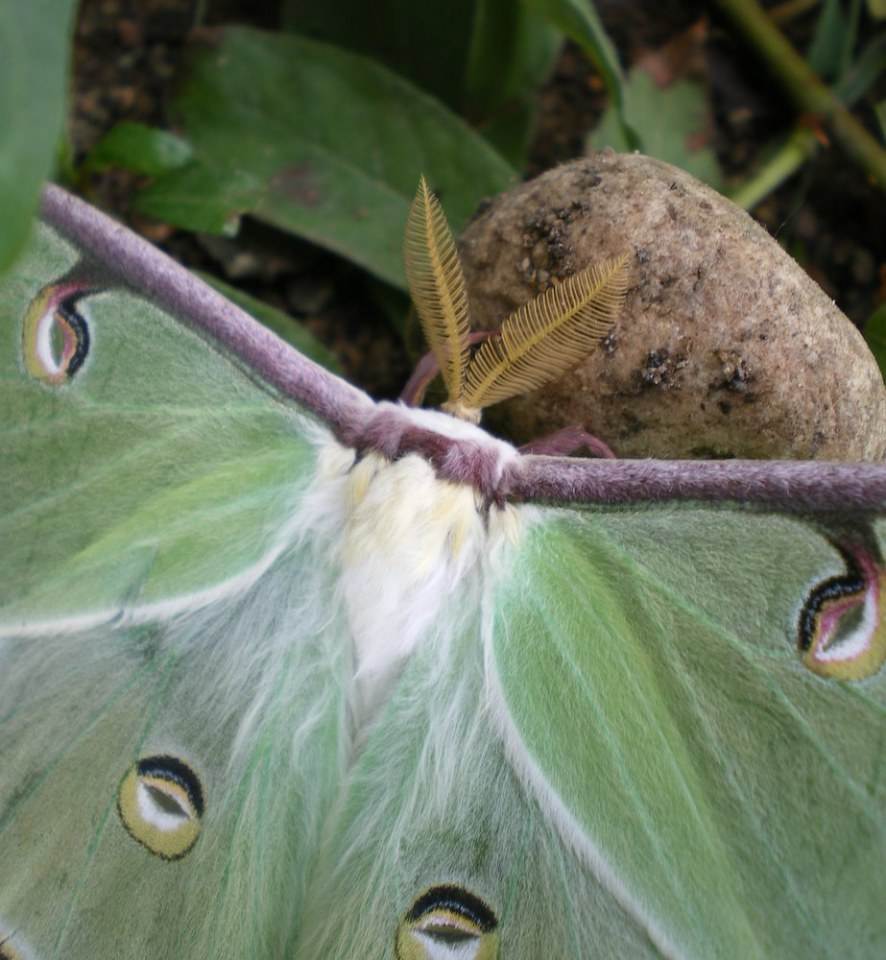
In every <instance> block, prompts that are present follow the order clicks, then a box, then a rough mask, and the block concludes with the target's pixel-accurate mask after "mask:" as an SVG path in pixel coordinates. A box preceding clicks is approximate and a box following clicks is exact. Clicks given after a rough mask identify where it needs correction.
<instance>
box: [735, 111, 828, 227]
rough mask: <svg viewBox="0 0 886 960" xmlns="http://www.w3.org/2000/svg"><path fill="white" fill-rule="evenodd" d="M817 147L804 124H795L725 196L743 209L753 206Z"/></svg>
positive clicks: (776, 186)
mask: <svg viewBox="0 0 886 960" xmlns="http://www.w3.org/2000/svg"><path fill="white" fill-rule="evenodd" d="M819 147H820V144H819V142H818V140H817V139H816V137H815V134H814V133H813V132H812V131H811V130H810V129H809V128H808V127H803V126H798V127H796V128H795V129H794V131H793V132H792V133H791V135H790V136H789V137H788V138H787V140H785V141H784V143H782V145H781V146H780V147H779V148H778V149H777V150H776V151H775V153H773V154H772V156H770V157H769V159H768V160H766V161H765V162H764V163H763V164H762V166H761V167H760V168H759V169H758V170H757V171H756V172H754V173H753V175H752V176H751V177H750V179H749V180H745V181H744V183H740V184H739V185H738V186H737V187H736V188H735V189H734V190H731V191H730V192H729V194H728V196H729V199H730V200H731V201H732V202H733V203H736V204H738V206H740V207H741V208H742V209H744V210H753V208H754V207H756V205H757V204H758V203H759V202H760V201H761V200H762V199H763V198H764V197H766V196H768V195H769V194H770V193H772V191H773V190H776V189H778V187H780V186H781V185H782V184H783V183H784V182H785V180H787V179H788V177H790V176H792V175H793V174H795V173H796V172H797V171H798V170H799V169H800V167H802V166H803V164H804V163H805V162H806V161H807V160H808V159H809V158H810V157H811V156H812V155H813V154H815V153H816V151H817V150H818V148H819Z"/></svg>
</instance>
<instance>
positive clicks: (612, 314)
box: [403, 177, 628, 422]
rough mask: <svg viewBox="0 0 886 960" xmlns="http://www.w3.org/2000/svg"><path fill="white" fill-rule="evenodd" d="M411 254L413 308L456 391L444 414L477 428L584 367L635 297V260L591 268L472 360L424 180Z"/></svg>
mask: <svg viewBox="0 0 886 960" xmlns="http://www.w3.org/2000/svg"><path fill="white" fill-rule="evenodd" d="M403 250H404V256H405V260H406V278H407V280H408V281H409V289H410V292H411V293H412V300H413V303H414V304H415V307H416V310H417V311H418V315H419V318H420V320H421V326H422V330H423V331H424V335H425V339H426V340H427V341H428V344H429V345H430V348H431V351H432V352H433V354H434V357H435V359H436V361H437V365H438V366H439V368H440V373H441V374H442V376H443V380H444V382H445V384H446V389H447V390H448V391H449V400H448V402H447V403H445V404H444V405H443V409H444V410H446V411H448V412H449V413H452V414H454V415H455V416H457V417H460V418H462V419H463V420H473V421H474V422H478V421H479V419H480V410H481V409H482V408H483V407H488V406H490V405H491V404H493V403H499V402H500V401H501V400H507V399H508V398H509V397H513V396H516V394H518V393H528V392H529V391H530V390H536V389H538V387H541V386H544V384H546V383H549V382H550V381H551V380H555V379H556V378H557V377H560V376H562V375H563V374H564V373H566V371H567V370H570V369H571V368H572V367H574V366H577V365H578V364H579V363H580V362H581V361H582V360H583V359H584V358H585V357H586V356H587V355H588V354H589V353H590V352H591V350H592V349H593V348H594V347H595V346H596V345H597V344H598V343H599V342H600V341H601V340H602V339H603V338H604V337H605V336H606V335H607V334H608V333H609V331H610V330H611V329H612V326H613V324H614V323H615V320H616V318H617V317H618V314H619V311H620V310H621V308H622V304H623V303H624V298H625V293H626V290H627V283H628V276H627V262H628V255H627V254H623V255H622V256H620V257H616V258H615V259H613V260H607V261H605V262H604V263H602V264H597V265H592V266H590V267H587V268H586V269H585V270H582V271H580V272H579V273H576V274H574V275H573V276H571V277H568V278H567V279H566V280H564V281H562V282H561V283H558V284H556V285H555V286H553V287H551V288H550V289H548V290H546V291H545V292H544V293H543V294H541V295H539V296H537V297H536V298H535V299H534V300H530V301H529V302H528V303H525V304H524V305H523V306H522V307H520V308H519V309H518V310H515V311H514V312H513V313H512V314H511V315H510V316H509V317H507V319H506V320H505V321H504V323H503V324H502V326H501V332H500V333H499V334H494V335H492V336H490V337H489V339H488V340H486V341H485V342H484V343H483V345H482V346H481V347H480V349H479V350H478V351H477V352H476V353H475V354H474V356H473V358H470V345H469V344H470V341H469V336H470V325H469V322H468V296H467V291H466V289H465V280H464V275H463V273H462V268H461V262H460V261H459V259H458V251H457V250H456V247H455V240H454V239H453V237H452V232H451V231H450V229H449V224H448V223H447V222H446V215H445V214H444V213H443V208H442V207H441V206H440V202H439V201H438V200H437V198H436V197H435V196H434V195H433V194H432V193H431V191H430V189H429V187H428V183H427V181H426V180H425V178H424V177H421V179H420V180H419V184H418V190H417V191H416V194H415V199H414V200H413V201H412V206H411V208H410V210H409V218H408V219H407V221H406V238H405V242H404V245H403Z"/></svg>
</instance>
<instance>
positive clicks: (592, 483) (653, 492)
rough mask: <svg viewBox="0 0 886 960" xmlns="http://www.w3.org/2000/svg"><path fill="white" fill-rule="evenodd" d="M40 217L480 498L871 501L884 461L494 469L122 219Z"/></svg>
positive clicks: (329, 410) (375, 443) (360, 432)
mask: <svg viewBox="0 0 886 960" xmlns="http://www.w3.org/2000/svg"><path fill="white" fill-rule="evenodd" d="M42 214H43V218H44V219H45V220H46V222H47V223H49V224H51V225H52V226H53V227H55V228H56V229H57V230H58V231H59V232H60V233H62V234H63V235H64V236H66V237H68V238H69V239H70V240H72V241H74V242H75V243H76V244H77V245H78V246H79V247H80V248H82V249H83V250H84V251H86V252H87V253H88V254H90V255H91V256H92V257H93V258H94V259H95V260H96V261H98V262H99V263H100V264H101V265H102V267H103V268H105V269H108V270H111V271H113V272H114V274H115V275H116V276H117V277H118V278H119V279H120V280H121V281H122V282H123V283H125V284H127V285H129V286H131V287H133V288H134V289H136V290H138V291H140V292H142V293H144V294H145V295H146V296H148V297H149V298H151V299H152V300H154V301H155V302H157V303H158V304H159V305H161V306H163V307H165V308H166V309H168V310H170V311H172V312H173V313H175V314H176V315H178V316H180V317H184V318H187V320H188V321H189V322H190V323H191V324H192V325H193V326H194V327H196V328H198V329H199V330H201V331H202V332H203V333H204V334H205V335H207V336H208V337H209V338H211V339H212V340H215V341H216V342H218V343H219V344H220V345H222V346H223V347H224V348H225V349H226V350H228V351H230V352H231V353H232V354H234V355H235V356H236V357H237V358H239V360H240V361H241V362H242V363H244V364H245V365H246V366H248V367H249V368H251V369H252V370H254V371H255V372H256V373H257V374H258V375H259V376H260V377H261V378H262V379H263V380H265V381H266V382H267V383H269V384H270V385H271V386H273V387H275V388H276V389H277V390H279V391H280V393H282V394H283V395H285V396H287V397H291V398H292V399H293V400H295V401H297V402H298V403H300V404H303V405H304V406H305V407H307V408H308V409H309V410H311V411H312V412H313V413H315V414H316V415H317V416H318V417H319V418H320V419H322V420H323V421H325V422H326V424H327V425H328V426H329V427H330V429H331V430H332V431H333V433H334V434H335V435H336V437H337V438H338V439H339V440H340V441H341V442H342V443H344V444H345V445H347V446H350V447H353V448H355V449H357V450H359V451H369V450H374V451H377V452H379V453H381V454H382V455H383V456H385V457H387V458H388V459H392V460H393V459H397V458H398V457H402V456H404V455H406V454H409V453H417V454H420V455H421V456H423V457H424V458H425V459H426V460H428V462H429V463H431V464H432V465H433V467H434V469H435V471H436V473H437V475H438V476H439V477H441V478H443V479H446V480H450V481H453V482H456V483H469V484H471V485H473V486H474V487H475V488H476V489H478V490H479V491H480V492H482V494H483V495H484V496H485V497H486V498H487V499H490V500H496V501H499V502H502V501H505V500H510V501H560V502H563V501H572V502H584V503H600V504H618V503H630V502H637V501H661V500H705V501H723V500H731V501H747V502H748V503H751V504H757V505H760V506H765V505H771V506H777V507H779V508H780V509H782V510H798V511H800V510H802V511H825V512H827V511H830V510H836V509H839V510H842V511H845V510H847V509H848V510H861V511H865V510H880V509H883V508H884V506H886V466H884V465H880V464H860V463H827V462H819V461H811V462H800V461H755V460H728V461H702V460H675V461H669V460H589V459H579V458H565V457H551V456H539V455H521V456H519V457H516V458H515V459H514V460H513V461H511V462H510V463H509V464H508V465H507V466H506V468H505V470H504V472H501V473H499V472H498V471H497V470H496V464H497V457H496V455H495V454H494V453H493V452H492V451H491V450H489V449H488V448H486V447H484V446H481V445H479V444H476V443H473V442H471V441H468V440H463V439H455V438H452V437H447V436H443V435H441V434H439V433H437V432H435V431H433V430H429V429H427V428H426V427H424V426H420V425H418V424H416V423H415V422H414V421H413V418H412V417H411V416H410V410H409V408H407V407H402V406H396V405H394V404H390V403H383V404H376V403H374V402H373V401H372V400H371V399H370V398H369V397H367V396H366V394H364V393H362V392H361V391H360V390H358V389H356V388H355V387H353V386H351V385H350V384H348V383H346V382H345V381H344V380H342V379H340V378H339V377H337V376H335V375H334V374H332V373H330V372H329V371H327V370H325V369H323V368H322V367H320V366H319V365H317V364H316V363H314V362H313V361H311V360H309V359H308V358H307V357H304V356H302V355H301V354H300V353H298V352H297V351H296V350H295V349H293V348H292V347H291V346H289V345H288V344H287V343H285V342H284V341H282V340H281V339H280V338H278V337H277V336H275V335H274V334H273V333H271V332H270V331H269V330H267V329H266V328H265V327H263V326H262V325H261V324H259V323H258V322H257V321H255V320H254V319H252V317H250V316H249V315H248V314H247V313H245V312H244V311H243V310H241V309H240V308H239V307H237V306H235V305H234V304H233V303H231V302H230V301H228V300H226V299H225V298H224V297H223V296H221V294H219V293H217V292H216V291H214V290H213V289H212V288H211V287H209V286H208V285H207V284H205V283H204V282H203V281H201V280H199V279H198V278H197V277H195V276H193V275H192V274H190V273H189V272H188V271H187V270H186V269H185V268H184V267H181V266H180V265H178V264H177V263H175V262H174V261H173V260H171V259H170V258H169V257H167V256H166V255H165V254H164V253H162V252H161V251H160V250H158V249H156V248H155V247H153V246H152V245H151V244H150V243H148V242H147V241H145V240H143V239H142V238H141V237H139V236H137V235H136V234H134V233H133V232H132V231H130V230H129V229H128V228H126V227H125V226H123V225H122V224H119V223H116V222H115V221H114V220H112V219H111V218H109V217H107V216H106V215H104V214H103V213H101V212H99V211H98V210H96V209H94V208H93V207H91V206H89V205H88V204H86V203H84V202H83V201H81V200H79V199H77V198H76V197H73V196H71V195H70V194H68V193H66V192H65V191H64V190H62V189H60V188H58V187H55V186H48V187H47V188H46V189H45V192H44V194H43V203H42Z"/></svg>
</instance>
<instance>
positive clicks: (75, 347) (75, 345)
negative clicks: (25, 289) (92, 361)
mask: <svg viewBox="0 0 886 960" xmlns="http://www.w3.org/2000/svg"><path fill="white" fill-rule="evenodd" d="M90 292H91V290H90V289H89V288H87V287H85V286H83V285H82V284H77V283H73V282H62V283H51V284H49V285H48V286H46V287H44V288H43V289H42V290H41V291H40V292H39V293H38V294H37V296H36V297H34V299H33V300H32V301H31V303H30V305H29V306H28V309H27V311H26V313H25V319H24V323H23V326H22V356H23V359H24V365H25V369H26V370H27V372H28V373H29V374H30V375H31V376H32V377H34V379H35V380H39V381H40V382H41V383H45V384H48V385H49V386H54V387H57V386H61V385H62V384H64V383H67V382H68V381H70V380H72V379H73V378H74V376H75V375H76V374H77V372H78V371H79V370H80V369H81V368H82V367H83V364H84V363H85V362H86V358H87V357H88V356H89V350H90V346H91V335H90V330H89V323H88V322H87V319H86V317H85V316H84V315H83V313H82V312H81V311H80V310H79V309H78V306H77V301H78V300H80V298H81V297H84V296H86V294H88V293H90Z"/></svg>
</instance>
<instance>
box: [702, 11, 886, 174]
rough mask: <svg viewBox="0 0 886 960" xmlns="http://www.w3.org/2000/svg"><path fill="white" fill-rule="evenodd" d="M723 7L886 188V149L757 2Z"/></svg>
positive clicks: (796, 95) (800, 99)
mask: <svg viewBox="0 0 886 960" xmlns="http://www.w3.org/2000/svg"><path fill="white" fill-rule="evenodd" d="M716 2H717V5H718V6H719V7H720V9H721V10H722V11H723V12H724V13H725V14H726V15H727V16H728V17H729V19H730V20H731V21H732V22H733V24H734V25H735V26H736V27H737V28H738V29H739V30H740V31H741V32H742V34H743V35H744V37H745V39H746V40H747V41H748V42H749V43H750V44H751V45H752V46H753V47H754V49H755V50H757V52H758V53H759V54H760V56H761V57H762V58H763V59H764V60H765V61H766V63H767V65H768V66H769V69H770V70H771V71H772V73H773V75H774V76H775V77H776V78H777V79H778V80H779V82H780V83H781V84H782V86H783V87H784V89H785V91H786V92H787V94H788V95H789V96H790V98H791V99H792V100H793V102H794V104H795V105H796V106H797V107H798V108H799V109H800V110H803V111H806V112H808V113H814V114H816V115H817V116H819V117H821V119H822V120H823V121H824V122H825V123H826V124H827V125H828V127H829V128H830V130H831V132H832V134H833V136H834V138H835V139H836V140H838V141H839V142H840V144H841V145H842V147H843V149H844V150H845V151H846V153H847V154H849V156H850V157H852V159H853V160H854V161H855V162H856V163H858V164H859V166H861V167H863V168H864V170H866V171H867V173H868V174H869V175H870V176H871V177H872V179H873V180H874V182H875V183H876V184H877V185H878V186H879V187H880V188H881V189H882V190H886V150H883V149H882V148H881V147H880V145H879V144H878V143H877V141H876V140H875V139H874V137H872V136H871V134H869V133H868V132H867V130H865V128H864V127H863V126H862V125H861V124H860V123H859V122H858V121H857V120H856V119H855V117H853V116H852V114H851V113H850V112H849V111H848V110H847V109H846V108H845V107H844V106H843V104H842V103H841V102H840V101H839V99H838V98H837V97H836V96H835V95H834V94H833V92H832V91H831V90H829V89H828V87H827V86H825V84H823V83H822V82H821V80H819V78H818V77H817V76H816V75H815V73H814V72H813V71H812V70H810V69H809V66H808V64H807V63H806V61H805V60H804V59H803V58H802V57H801V56H800V55H799V54H798V53H797V51H796V50H794V48H793V47H792V46H791V45H790V44H789V43H788V41H787V40H786V39H785V38H784V37H783V36H782V34H781V33H780V31H779V30H778V28H777V27H776V26H775V25H774V24H773V23H772V21H771V20H770V19H769V17H768V16H767V14H766V11H765V10H763V8H762V7H761V6H760V5H759V4H758V3H757V2H756V0H716Z"/></svg>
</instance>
